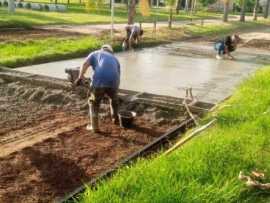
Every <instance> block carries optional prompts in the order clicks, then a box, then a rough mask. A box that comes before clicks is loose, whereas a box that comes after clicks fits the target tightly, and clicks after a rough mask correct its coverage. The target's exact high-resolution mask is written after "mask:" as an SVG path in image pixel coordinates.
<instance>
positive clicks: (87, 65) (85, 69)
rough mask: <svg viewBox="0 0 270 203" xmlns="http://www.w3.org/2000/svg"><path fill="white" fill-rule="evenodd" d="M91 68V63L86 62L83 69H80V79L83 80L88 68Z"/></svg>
mask: <svg viewBox="0 0 270 203" xmlns="http://www.w3.org/2000/svg"><path fill="white" fill-rule="evenodd" d="M89 66H90V63H89V61H88V60H86V61H85V62H84V63H83V65H82V67H81V69H80V74H79V79H82V78H83V76H84V74H85V72H86V71H87V68H88V67H89Z"/></svg>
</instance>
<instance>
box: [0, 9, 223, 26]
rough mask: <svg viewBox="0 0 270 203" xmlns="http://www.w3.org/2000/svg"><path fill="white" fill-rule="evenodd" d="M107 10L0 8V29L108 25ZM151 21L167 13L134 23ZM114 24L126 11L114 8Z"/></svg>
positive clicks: (157, 12)
mask: <svg viewBox="0 0 270 203" xmlns="http://www.w3.org/2000/svg"><path fill="white" fill-rule="evenodd" d="M110 15H111V14H110V10H109V8H102V9H100V10H99V11H93V12H87V11H86V10H85V7H84V6H81V5H70V6H69V7H68V11H67V12H62V13H60V12H46V11H33V10H26V9H17V10H16V13H15V14H13V15H11V14H9V13H8V12H7V8H3V7H0V28H6V27H27V28H29V27H32V26H37V25H53V24H98V23H110V21H111V16H110ZM219 16H220V15H219V14H216V13H207V12H203V11H200V12H197V14H196V15H194V16H190V15H189V14H186V13H185V12H183V11H182V12H180V14H179V15H175V17H174V19H175V20H187V19H190V18H193V19H196V18H218V17H219ZM153 20H158V21H167V20H168V11H167V10H165V9H153V10H152V12H151V16H149V17H143V16H141V15H140V13H139V12H138V14H137V17H136V21H137V22H138V21H142V22H152V21H153ZM115 22H116V23H126V22H127V9H126V8H123V7H120V8H116V12H115Z"/></svg>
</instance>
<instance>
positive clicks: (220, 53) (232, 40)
mask: <svg viewBox="0 0 270 203" xmlns="http://www.w3.org/2000/svg"><path fill="white" fill-rule="evenodd" d="M239 42H240V37H239V35H236V34H235V35H232V36H226V37H225V38H224V39H223V40H220V41H218V42H216V43H215V50H216V51H217V55H216V58H217V59H223V58H224V56H227V57H228V58H229V59H234V57H233V56H232V55H231V53H232V52H234V51H235V50H236V48H237V45H238V44H239Z"/></svg>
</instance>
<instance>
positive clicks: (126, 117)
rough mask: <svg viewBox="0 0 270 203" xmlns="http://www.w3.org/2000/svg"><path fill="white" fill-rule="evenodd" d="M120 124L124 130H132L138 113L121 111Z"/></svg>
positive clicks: (119, 114)
mask: <svg viewBox="0 0 270 203" xmlns="http://www.w3.org/2000/svg"><path fill="white" fill-rule="evenodd" d="M118 116H119V123H120V126H121V127H122V128H130V127H131V126H132V124H133V121H134V118H135V117H136V113H135V112H133V111H120V112H119V113H118Z"/></svg>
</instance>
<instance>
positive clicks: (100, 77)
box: [76, 45, 120, 132]
mask: <svg viewBox="0 0 270 203" xmlns="http://www.w3.org/2000/svg"><path fill="white" fill-rule="evenodd" d="M90 66H91V67H92V70H93V75H92V81H91V95H90V98H89V100H88V101H89V102H88V103H89V113H90V124H89V125H87V130H91V131H93V132H99V122H98V112H99V106H100V103H101V100H102V99H103V98H104V97H105V96H107V97H109V99H110V107H111V115H112V120H113V122H114V123H115V124H118V123H119V119H118V96H117V93H118V89H119V85H120V63H119V61H118V59H117V58H116V57H115V56H114V55H113V49H112V47H111V46H110V45H103V46H102V47H101V49H100V50H97V51H94V52H92V53H90V54H89V55H88V57H87V58H86V60H85V62H84V63H83V65H82V67H81V69H80V74H79V78H78V79H77V81H76V84H79V83H80V81H81V79H82V78H83V76H84V74H85V72H86V70H87V69H88V68H89V67H90Z"/></svg>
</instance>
